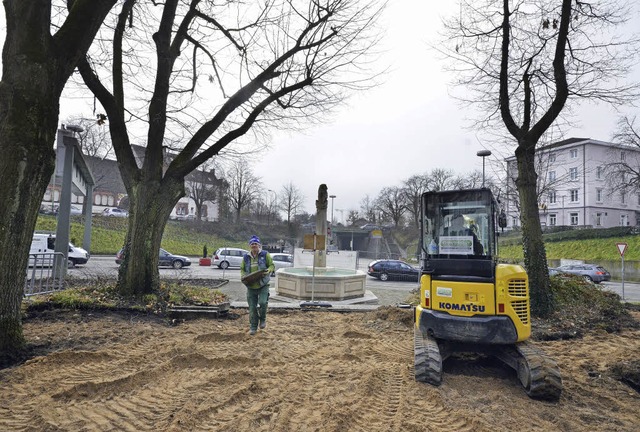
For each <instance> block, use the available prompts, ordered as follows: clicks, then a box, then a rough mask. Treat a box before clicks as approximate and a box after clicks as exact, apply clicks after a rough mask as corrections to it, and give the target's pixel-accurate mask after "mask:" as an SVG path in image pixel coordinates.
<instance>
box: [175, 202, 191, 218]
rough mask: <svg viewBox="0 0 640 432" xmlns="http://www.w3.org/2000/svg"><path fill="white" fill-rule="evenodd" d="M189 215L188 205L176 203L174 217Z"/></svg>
mask: <svg viewBox="0 0 640 432" xmlns="http://www.w3.org/2000/svg"><path fill="white" fill-rule="evenodd" d="M188 214H189V204H187V203H178V205H176V215H178V216H186V215H188Z"/></svg>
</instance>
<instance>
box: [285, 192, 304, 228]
mask: <svg viewBox="0 0 640 432" xmlns="http://www.w3.org/2000/svg"><path fill="white" fill-rule="evenodd" d="M303 202H304V195H303V194H302V192H300V189H298V188H297V187H296V186H295V185H294V184H293V182H289V183H288V184H286V185H284V186H282V189H280V202H279V204H280V206H279V207H280V209H281V210H282V211H283V212H285V214H286V215H287V224H288V225H291V219H292V218H293V216H295V215H296V213H298V211H300V209H302V205H303Z"/></svg>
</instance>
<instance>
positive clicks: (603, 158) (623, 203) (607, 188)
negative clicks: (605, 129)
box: [505, 138, 640, 228]
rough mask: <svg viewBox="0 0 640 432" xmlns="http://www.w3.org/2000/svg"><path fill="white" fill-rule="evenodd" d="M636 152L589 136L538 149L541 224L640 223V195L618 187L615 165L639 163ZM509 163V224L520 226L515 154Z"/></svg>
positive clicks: (639, 155) (619, 180) (601, 225)
mask: <svg viewBox="0 0 640 432" xmlns="http://www.w3.org/2000/svg"><path fill="white" fill-rule="evenodd" d="M639 161H640V150H639V149H637V148H632V147H628V146H621V145H618V144H613V143H609V142H604V141H598V140H593V139H590V138H569V139H566V140H563V141H559V142H557V143H553V144H550V145H547V146H544V147H541V148H539V149H538V150H537V151H536V172H537V173H538V203H539V208H540V223H541V225H542V226H543V227H544V226H547V227H553V226H574V227H593V228H610V227H615V226H628V225H637V224H638V223H640V193H639V191H638V190H636V189H632V188H630V187H624V186H622V185H623V184H624V183H625V182H626V179H625V178H624V176H625V175H627V174H624V173H623V171H622V170H621V168H620V167H619V166H616V165H614V164H616V163H620V162H623V163H625V164H628V165H629V166H630V167H638V166H640V164H639V163H638V162H639ZM506 165H507V200H506V203H505V211H506V213H507V224H508V225H507V226H508V227H510V228H515V227H518V226H520V207H519V200H518V194H517V190H516V186H515V179H516V178H517V173H518V171H517V163H516V158H515V156H512V157H509V158H507V159H506Z"/></svg>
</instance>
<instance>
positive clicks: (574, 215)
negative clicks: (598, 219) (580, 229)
mask: <svg viewBox="0 0 640 432" xmlns="http://www.w3.org/2000/svg"><path fill="white" fill-rule="evenodd" d="M569 219H570V220H571V225H578V213H569Z"/></svg>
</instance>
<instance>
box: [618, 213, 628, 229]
mask: <svg viewBox="0 0 640 432" xmlns="http://www.w3.org/2000/svg"><path fill="white" fill-rule="evenodd" d="M620 225H621V226H627V225H629V216H628V215H626V214H621V215H620Z"/></svg>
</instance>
